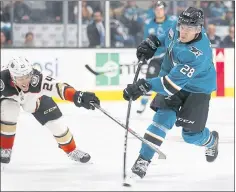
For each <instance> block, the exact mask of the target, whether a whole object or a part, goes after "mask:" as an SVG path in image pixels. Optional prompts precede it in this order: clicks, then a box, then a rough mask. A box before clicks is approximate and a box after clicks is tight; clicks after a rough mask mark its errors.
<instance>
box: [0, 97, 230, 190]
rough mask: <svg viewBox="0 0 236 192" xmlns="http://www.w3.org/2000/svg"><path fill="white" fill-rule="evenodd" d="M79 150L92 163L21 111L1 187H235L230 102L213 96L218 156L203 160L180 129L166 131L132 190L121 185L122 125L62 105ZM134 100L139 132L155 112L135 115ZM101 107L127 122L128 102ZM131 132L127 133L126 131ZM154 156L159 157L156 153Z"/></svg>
mask: <svg viewBox="0 0 236 192" xmlns="http://www.w3.org/2000/svg"><path fill="white" fill-rule="evenodd" d="M59 106H60V108H61V110H62V112H63V113H64V117H65V120H66V121H67V124H68V127H70V129H71V132H72V133H73V134H74V138H75V140H76V142H77V146H78V148H80V149H82V150H84V151H86V152H88V153H90V155H91V156H92V158H91V162H92V164H78V163H74V162H72V161H71V160H69V159H68V158H67V156H66V155H65V154H64V152H62V151H61V150H60V149H59V148H58V147H57V143H56V141H55V139H54V138H53V137H52V135H51V132H50V131H49V130H48V129H47V128H46V127H41V125H40V124H39V123H38V122H37V121H36V120H35V119H34V117H33V116H32V115H30V114H27V113H25V112H23V113H22V114H21V115H20V118H19V122H18V126H17V133H16V140H15V146H14V149H13V154H12V161H11V163H10V164H9V166H8V167H6V169H5V170H4V172H3V173H2V174H1V190H18V191H19V190H24V191H27V190H33V191H36V190H37V191H44V190H54V191H58V190H59V191H60V190H61V191H63V190H72V191H79V190H145V191H151V190H152V191H163V190H170V191H175V190H176V191H180V190H183V191H196V190H198V191H200V190H204V191H208V190H209V191H216V190H217V191H233V190H234V100H233V98H232V99H231V98H228V99H226V98H214V99H212V101H211V106H210V113H209V119H208V122H207V126H208V127H209V128H210V129H211V130H213V129H214V130H217V131H218V132H219V136H220V144H219V156H218V159H217V160H216V161H215V162H214V163H207V162H206V160H205V154H204V148H200V147H197V146H193V145H190V144H187V143H184V142H183V140H182V138H181V128H178V127H174V128H173V129H172V130H171V131H169V133H168V135H167V137H166V140H165V142H164V143H163V145H162V147H161V149H162V151H163V152H165V153H166V155H167V159H166V160H158V159H157V158H155V157H154V158H153V161H152V164H151V165H150V166H149V169H148V172H147V175H146V177H145V178H144V179H143V180H141V181H139V182H137V183H136V184H135V185H133V186H132V188H124V187H123V186H122V185H121V184H122V169H123V142H124V134H125V132H124V129H123V128H122V127H120V126H119V125H117V124H116V123H115V122H113V121H112V120H111V119H109V118H107V117H106V116H105V115H104V114H103V113H101V112H100V111H98V110H97V111H87V110H85V109H82V108H80V109H79V108H76V107H75V106H73V105H72V104H60V105H59ZM138 106H139V101H136V102H133V104H132V113H131V120H130V127H131V128H132V129H134V130H135V131H136V132H138V133H140V134H141V135H142V136H143V133H144V131H145V129H146V128H147V126H148V125H149V124H150V123H151V122H152V116H153V114H154V112H153V111H151V109H149V108H148V109H147V110H146V111H145V112H144V114H142V115H138V114H136V110H137V108H138ZM102 107H103V108H104V109H106V110H107V111H109V112H110V113H111V114H112V115H114V117H116V118H119V119H120V120H121V121H122V122H124V123H125V117H126V111H127V103H126V102H102ZM129 135H130V134H129ZM140 146H141V142H140V141H139V140H137V139H136V138H134V137H132V136H129V140H128V170H130V168H131V166H132V165H133V163H134V161H135V160H136V158H137V156H138V152H139V149H140ZM156 157H157V156H156Z"/></svg>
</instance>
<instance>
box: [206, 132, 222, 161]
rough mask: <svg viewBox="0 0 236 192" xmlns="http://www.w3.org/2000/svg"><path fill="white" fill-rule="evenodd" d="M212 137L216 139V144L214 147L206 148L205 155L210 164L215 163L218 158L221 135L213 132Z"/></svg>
mask: <svg viewBox="0 0 236 192" xmlns="http://www.w3.org/2000/svg"><path fill="white" fill-rule="evenodd" d="M212 135H213V136H214V137H215V142H214V144H213V146H212V147H209V148H206V151H205V155H206V160H207V161H208V162H213V161H214V160H215V159H216V158H217V156H218V143H219V134H218V132H216V131H212Z"/></svg>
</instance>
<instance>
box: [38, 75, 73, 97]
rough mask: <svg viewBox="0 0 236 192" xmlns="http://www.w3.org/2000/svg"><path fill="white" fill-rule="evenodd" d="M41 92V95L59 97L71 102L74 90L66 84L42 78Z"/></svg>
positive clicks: (45, 77) (46, 77) (49, 78)
mask: <svg viewBox="0 0 236 192" xmlns="http://www.w3.org/2000/svg"><path fill="white" fill-rule="evenodd" d="M41 92H42V93H43V95H46V96H49V97H59V98H61V99H62V100H67V101H71V102H73V97H74V94H75V92H76V90H75V89H74V88H73V87H72V86H70V85H69V84H67V83H62V82H59V81H57V80H56V79H54V78H52V77H49V76H43V79H42V84H41Z"/></svg>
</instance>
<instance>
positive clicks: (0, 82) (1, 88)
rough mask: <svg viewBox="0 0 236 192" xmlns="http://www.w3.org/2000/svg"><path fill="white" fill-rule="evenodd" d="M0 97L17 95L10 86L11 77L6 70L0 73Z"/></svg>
mask: <svg viewBox="0 0 236 192" xmlns="http://www.w3.org/2000/svg"><path fill="white" fill-rule="evenodd" d="M0 77H1V78H0V95H1V96H5V97H10V96H12V95H18V92H17V91H16V89H15V88H14V87H12V86H11V84H10V83H11V75H10V72H9V70H8V69H5V70H3V71H1V76H0Z"/></svg>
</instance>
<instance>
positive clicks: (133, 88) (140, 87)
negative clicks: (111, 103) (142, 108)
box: [123, 79, 151, 101]
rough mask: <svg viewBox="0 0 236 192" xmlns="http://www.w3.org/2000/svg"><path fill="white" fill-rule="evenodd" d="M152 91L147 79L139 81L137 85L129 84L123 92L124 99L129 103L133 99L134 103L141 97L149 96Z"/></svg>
mask: <svg viewBox="0 0 236 192" xmlns="http://www.w3.org/2000/svg"><path fill="white" fill-rule="evenodd" d="M150 90H151V85H150V84H149V83H147V81H145V79H139V80H138V81H137V82H136V83H135V84H128V85H127V87H126V88H125V89H124V90H123V98H124V99H125V100H127V101H129V100H130V98H132V100H133V101H135V100H136V99H138V98H139V97H140V96H141V95H145V94H147V93H148V92H149V91H150Z"/></svg>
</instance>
